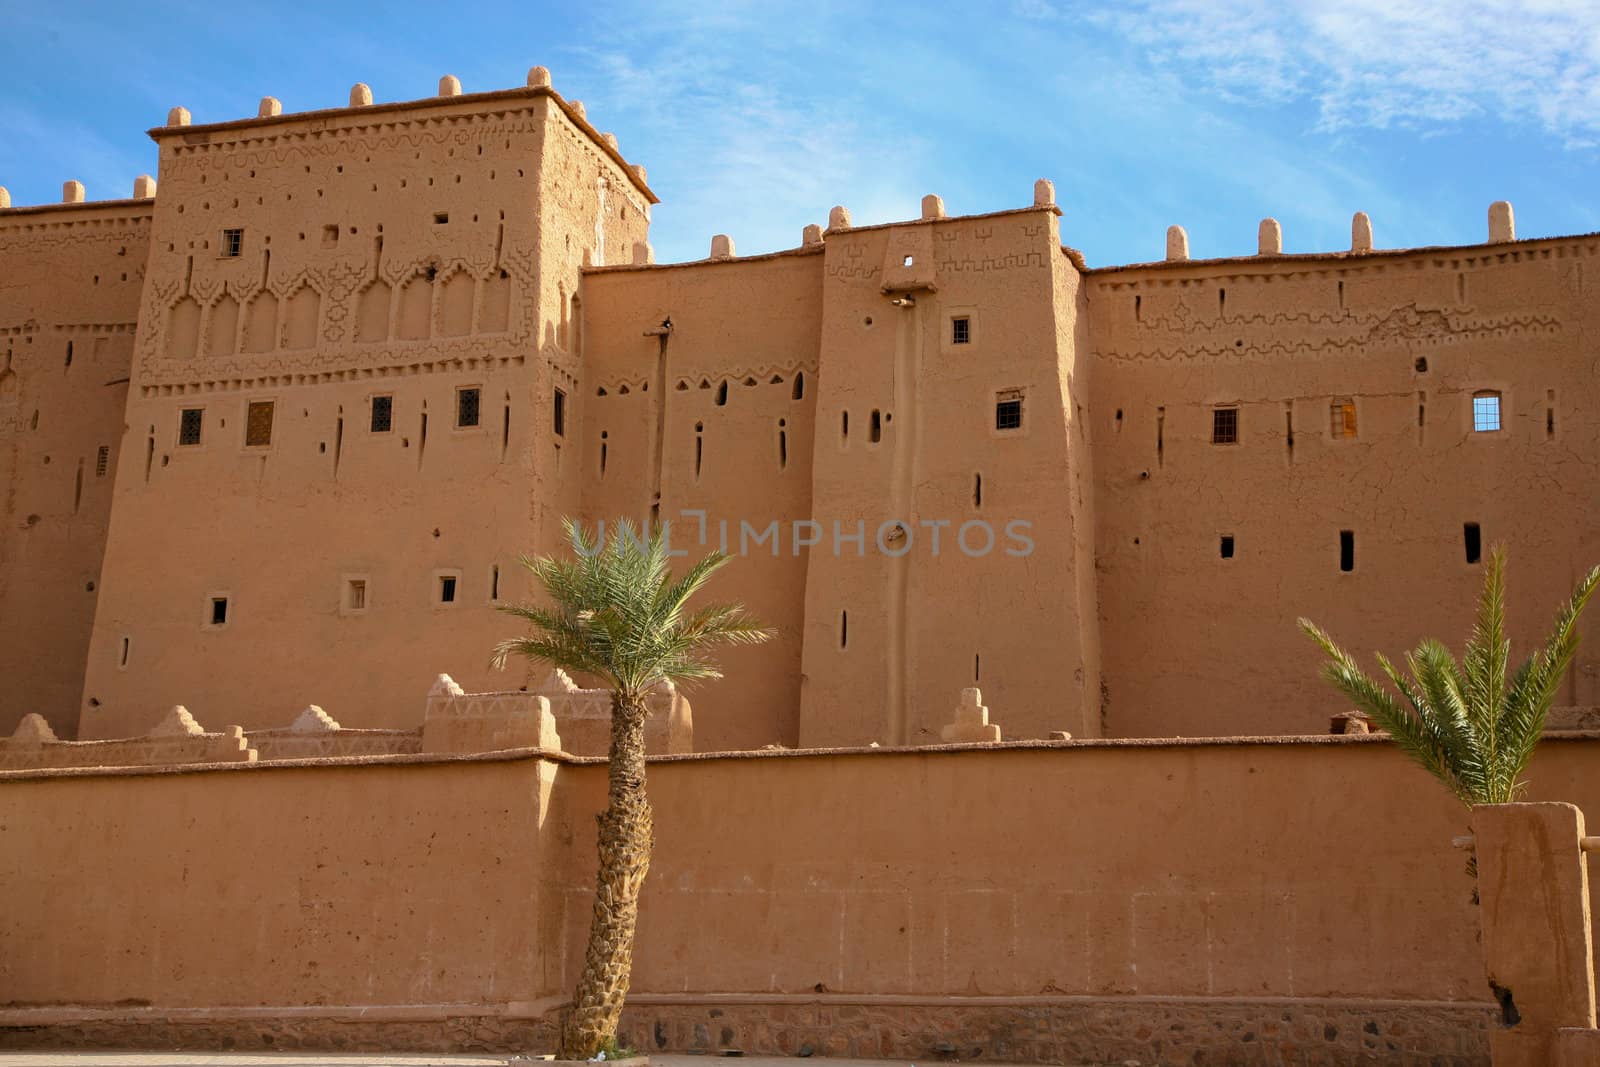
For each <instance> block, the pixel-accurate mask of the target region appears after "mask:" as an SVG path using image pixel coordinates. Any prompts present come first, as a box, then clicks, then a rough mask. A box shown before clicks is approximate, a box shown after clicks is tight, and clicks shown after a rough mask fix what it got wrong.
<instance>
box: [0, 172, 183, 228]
mask: <svg viewBox="0 0 1600 1067" xmlns="http://www.w3.org/2000/svg"><path fill="white" fill-rule="evenodd" d="M155 195H156V182H155V179H154V178H152V177H150V175H148V174H141V175H139V176H138V177H137V178H135V179H134V180H133V196H131V197H128V198H126V199H116V200H89V199H87V198H86V197H85V195H84V189H83V183H82V182H78V181H68V182H64V183H63V184H62V190H61V199H60V201H59V202H57V203H54V204H25V205H24V204H19V205H17V206H16V207H13V206H12V205H11V193H10V191H8V190H7V189H6V187H5V186H3V185H0V219H8V220H9V219H13V218H18V217H21V216H26V215H38V214H43V213H46V212H53V211H73V212H81V211H83V210H85V209H93V208H114V209H116V208H120V209H124V210H125V209H127V208H140V207H143V208H146V209H148V208H150V207H151V206H152V205H153V204H154V202H155Z"/></svg>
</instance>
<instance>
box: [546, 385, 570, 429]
mask: <svg viewBox="0 0 1600 1067" xmlns="http://www.w3.org/2000/svg"><path fill="white" fill-rule="evenodd" d="M550 417H551V421H552V423H553V424H554V425H555V428H556V436H557V437H565V436H566V435H567V394H566V393H563V392H562V391H561V390H559V389H557V390H556V395H555V405H554V408H553V410H552V411H551V413H550Z"/></svg>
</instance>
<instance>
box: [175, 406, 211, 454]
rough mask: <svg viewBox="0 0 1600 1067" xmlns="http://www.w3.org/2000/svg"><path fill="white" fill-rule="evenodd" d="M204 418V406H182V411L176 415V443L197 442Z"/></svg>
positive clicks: (191, 443) (188, 443)
mask: <svg viewBox="0 0 1600 1067" xmlns="http://www.w3.org/2000/svg"><path fill="white" fill-rule="evenodd" d="M204 419H205V409H204V408H184V409H183V413H182V414H180V415H179V416H178V444H180V445H197V444H199V443H200V428H201V425H202V424H203V421H204Z"/></svg>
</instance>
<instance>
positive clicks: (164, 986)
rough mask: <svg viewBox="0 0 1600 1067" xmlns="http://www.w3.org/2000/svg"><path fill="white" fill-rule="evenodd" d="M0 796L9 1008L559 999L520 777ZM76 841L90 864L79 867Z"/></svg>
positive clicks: (361, 769)
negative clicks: (547, 996) (551, 995)
mask: <svg viewBox="0 0 1600 1067" xmlns="http://www.w3.org/2000/svg"><path fill="white" fill-rule="evenodd" d="M66 773H67V774H68V775H69V776H63V777H44V778H33V779H29V780H11V781H6V782H3V783H0V825H3V826H4V828H5V833H6V838H7V840H8V842H9V843H8V846H7V848H6V849H5V850H4V859H3V860H0V883H3V884H4V886H5V890H4V892H5V897H6V899H7V900H8V901H9V902H10V906H9V907H8V909H7V911H8V916H7V918H6V919H5V920H4V921H3V927H0V943H3V944H4V946H5V951H4V953H0V989H3V990H4V991H5V997H4V999H5V1000H6V1001H8V1002H10V1003H11V1004H13V1005H17V1006H31V1007H43V1006H59V1005H74V1006H78V1007H85V1008H111V1007H113V1006H117V1005H121V1006H123V1007H124V1008H127V1007H136V1006H158V1007H160V1008H171V1009H186V1008H247V1007H251V1006H263V1005H272V1006H290V1005H300V1006H305V1005H329V1006H333V1005H349V1004H363V1005H417V1004H450V1003H474V1004H477V1003H489V1002H494V1003H504V1002H508V1001H531V1000H534V999H535V998H537V997H539V996H541V995H544V994H546V993H550V992H554V991H555V990H556V989H557V988H558V987H559V986H560V985H561V984H562V983H561V982H560V981H559V979H561V974H560V972H559V970H558V968H559V965H560V958H559V956H554V955H551V954H549V953H547V952H545V951H543V950H542V948H541V946H543V945H546V944H549V943H550V942H551V941H552V940H559V938H558V936H557V930H558V928H557V927H556V925H555V923H556V922H557V921H558V920H559V914H560V913H559V911H558V910H557V911H550V910H548V909H546V908H545V906H544V904H543V903H542V900H543V896H542V894H541V890H540V885H541V882H542V880H543V879H544V878H545V877H546V874H545V873H544V872H546V871H548V869H549V865H550V864H551V863H552V855H553V851H558V848H556V849H554V850H553V849H552V848H546V847H545V845H544V840H545V839H544V838H543V837H542V836H541V835H540V833H539V832H538V828H539V826H540V817H541V812H542V811H543V810H544V809H545V806H546V805H547V803H548V792H549V789H550V785H551V780H552V777H553V774H554V767H553V765H551V764H546V763H540V762H537V761H521V762H485V763H431V764H430V763H420V764H406V765H400V766H383V765H381V764H376V765H367V766H355V767H326V766H309V767H304V768H274V769H272V770H271V771H270V772H269V773H267V774H260V775H258V774H245V775H236V774H229V773H226V772H225V771H211V772H199V773H164V774H150V775H144V776H115V775H114V776H109V777H76V776H70V774H71V772H66ZM86 841H93V842H95V843H96V844H95V847H93V848H85V847H84V842H86Z"/></svg>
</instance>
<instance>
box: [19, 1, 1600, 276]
mask: <svg viewBox="0 0 1600 1067" xmlns="http://www.w3.org/2000/svg"><path fill="white" fill-rule="evenodd" d="M48 7H49V5H46V4H43V3H37V2H35V3H29V4H27V5H24V4H21V3H19V2H18V0H0V69H5V70H7V71H8V72H10V77H8V78H7V79H6V81H5V82H4V84H3V85H0V185H5V186H7V187H8V188H9V189H10V190H11V193H12V200H13V203H15V204H18V205H21V204H34V203H50V202H54V201H56V200H58V199H59V198H60V190H61V182H62V181H63V180H65V179H67V178H77V179H79V180H81V181H83V182H84V183H85V184H86V185H87V186H88V191H89V196H90V197H91V198H108V197H121V196H127V195H128V192H129V190H130V188H131V186H132V182H133V178H134V176H135V175H136V174H139V173H142V172H154V169H155V164H156V154H155V150H154V145H153V144H152V143H151V142H150V141H149V140H148V138H146V137H145V136H144V133H143V131H144V130H145V129H147V128H148V127H150V126H154V125H157V124H159V123H161V122H163V121H164V120H165V116H166V112H167V109H168V108H169V107H171V106H172V105H174V104H183V105H184V106H186V107H188V108H189V109H190V110H191V111H192V112H193V114H194V120H195V121H196V122H214V121H222V120H226V119H233V118H240V117H244V116H250V115H254V114H255V111H256V103H257V101H258V100H259V98H260V97H261V96H263V95H267V94H270V95H273V96H277V97H279V98H280V99H282V100H283V103H284V108H285V110H286V111H300V110H309V109H312V108H321V107H329V106H338V105H340V104H342V103H343V102H344V100H345V97H346V94H347V93H348V91H349V87H350V85H351V84H352V83H354V82H357V81H364V82H367V83H369V84H370V85H371V86H372V88H373V92H374V95H375V97H376V98H377V99H378V100H379V101H383V100H407V99H414V98H417V97H423V96H429V95H432V94H433V93H434V92H435V91H436V88H437V84H438V78H439V76H440V75H441V74H445V73H450V74H456V75H458V76H459V77H460V78H461V81H462V83H463V85H464V87H465V88H466V90H467V91H468V92H472V91H477V90H485V89H497V88H506V87H509V86H515V85H521V84H523V81H524V78H525V76H526V72H527V68H528V67H529V66H531V65H533V64H535V63H539V64H543V65H545V66H547V67H549V68H550V69H551V71H552V73H553V76H554V83H555V87H556V89H557V90H559V91H560V92H561V93H562V94H563V95H565V96H567V97H568V98H569V99H581V100H582V101H584V103H585V104H586V106H587V107H588V112H589V117H590V119H591V120H592V121H594V123H595V124H596V125H597V126H598V127H599V128H600V129H603V130H610V131H612V132H614V133H616V134H617V136H618V137H619V138H620V140H621V144H622V149H623V152H624V153H625V154H626V155H627V157H628V158H629V159H630V160H632V161H635V162H642V163H644V164H645V165H646V166H647V167H648V168H649V171H650V180H651V184H652V186H653V187H654V188H655V190H656V192H657V193H658V194H659V195H660V197H661V199H662V203H661V205H660V206H659V207H658V208H657V209H656V214H655V221H654V225H653V226H652V239H653V242H654V244H655V246H656V254H657V259H658V260H660V261H671V260H680V259H694V258H700V257H703V256H705V255H706V254H707V250H708V248H709V243H710V237H711V235H712V234H713V233H719V232H725V233H729V234H732V235H733V237H734V239H735V241H736V242H737V247H738V250H739V251H740V252H741V253H746V254H748V253H753V252H764V251H771V250H774V249H778V248H787V247H793V246H794V245H797V244H798V243H799V241H800V231H801V229H802V227H804V226H805V225H806V224H807V223H811V222H819V223H825V222H826V220H827V214H828V208H829V207H830V206H832V205H833V204H835V203H842V204H845V205H846V206H848V207H849V208H850V210H851V214H852V216H853V218H854V220H855V221H856V222H857V223H858V224H859V223H869V222H882V221H889V220H893V219H904V218H913V217H915V216H916V214H917V210H918V201H919V199H920V198H921V196H922V195H923V194H924V193H928V192H936V193H939V194H940V195H942V196H943V197H944V198H945V204H946V206H947V208H948V210H949V211H950V212H951V213H952V214H967V213H973V212H982V211H994V210H999V209H1002V208H1009V207H1018V206H1021V205H1024V204H1026V203H1029V202H1030V201H1031V197H1032V183H1033V180H1034V179H1035V178H1039V177H1048V178H1051V179H1053V180H1054V181H1055V183H1056V191H1057V200H1058V202H1059V203H1060V204H1061V205H1062V207H1063V208H1064V210H1065V216H1064V217H1063V219H1062V237H1063V240H1064V241H1065V242H1066V243H1068V244H1070V245H1073V246H1074V247H1077V248H1079V249H1081V250H1083V252H1084V253H1085V255H1086V256H1087V257H1088V260H1089V263H1090V264H1091V265H1094V266H1101V265H1109V264H1116V263H1126V262H1139V261H1144V260H1150V259H1158V258H1160V257H1161V255H1162V252H1163V248H1164V234H1165V230H1166V227H1167V226H1168V225H1169V224H1171V223H1175V222H1176V223H1181V224H1182V225H1184V226H1185V227H1186V228H1187V230H1188V231H1189V240H1190V248H1191V251H1192V254H1193V255H1195V256H1196V257H1208V256H1223V255H1240V254H1248V253H1252V252H1254V251H1255V239H1256V223H1257V222H1258V220H1260V219H1261V218H1262V217H1264V216H1267V215H1271V216H1274V217H1276V218H1277V219H1279V221H1280V222H1281V223H1282V224H1283V229H1284V247H1285V250H1286V251H1290V252H1309V251H1318V250H1326V249H1342V248H1346V247H1348V242H1349V233H1350V230H1349V226H1350V215H1351V214H1352V213H1353V212H1355V211H1358V210H1362V211H1366V212H1368V213H1369V214H1370V215H1371V216H1372V219H1373V226H1374V230H1375V235H1376V240H1377V244H1378V246H1379V247H1391V248H1392V247H1404V246H1414V245H1430V244H1466V243H1472V242H1477V241H1481V240H1483V239H1484V234H1485V229H1486V223H1485V211H1486V209H1487V206H1488V204H1489V203H1490V201H1492V200H1497V199H1508V200H1511V201H1512V202H1513V203H1514V204H1515V207H1516V212H1517V225H1518V234H1519V236H1523V237H1536V236H1543V235H1550V234H1563V233H1583V232H1591V231H1597V230H1600V185H1597V182H1596V177H1597V169H1596V164H1597V163H1600V0H1585V2H1568V0H1542V2H1529V3H1498V4H1486V3H1481V2H1479V0H1450V2H1442V0H1320V2H1317V3H1314V4H1309V3H1301V2H1297V0H1288V2H1279V3H1257V2H1245V0H1135V2H1132V3H1127V4H1123V5H1120V6H1116V5H1111V4H1106V3H1096V4H1073V3H1067V2H1059V0H1016V2H1009V3H998V2H997V3H993V4H988V5H986V4H983V3H978V2H973V0H968V2H965V3H941V2H938V0H929V2H923V3H917V4H903V5H887V4H885V5H866V4H854V5H851V4H833V3H829V2H827V0H812V2H809V3H804V4H793V5H791V4H786V3H782V2H779V0H763V2H760V3H741V2H723V3H717V2H715V0H703V2H699V3H680V2H677V0H659V2H654V3H637V4H636V3H610V2H605V0H595V2H591V3H577V4H574V3H565V4H560V5H553V4H542V3H535V2H522V3H506V4H498V3H495V4H474V3H467V2H462V3H456V4H445V3H429V4H409V3H389V4H381V5H380V4H365V3H359V2H354V0H352V2H346V3H336V4H322V3H319V4H296V3H289V2H278V3H266V4H259V5H254V4H253V5H239V6H236V5H231V4H227V5H225V4H221V3H215V2H211V3H204V4H198V3H197V4H187V3H165V4H163V3H159V2H156V3H148V4H143V5H137V4H129V3H126V2H125V0H123V2H118V3H103V2H99V0H96V2H91V3H83V4H78V5H70V6H64V7H62V8H58V9H56V10H48Z"/></svg>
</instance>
